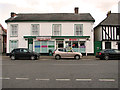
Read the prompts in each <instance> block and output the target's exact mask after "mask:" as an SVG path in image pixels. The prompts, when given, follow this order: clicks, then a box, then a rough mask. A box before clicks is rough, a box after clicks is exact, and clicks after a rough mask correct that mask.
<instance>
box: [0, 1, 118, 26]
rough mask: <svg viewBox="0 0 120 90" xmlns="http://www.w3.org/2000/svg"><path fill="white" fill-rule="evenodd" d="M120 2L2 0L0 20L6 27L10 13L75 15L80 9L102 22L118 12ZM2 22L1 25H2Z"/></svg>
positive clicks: (81, 11) (80, 11)
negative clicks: (107, 16)
mask: <svg viewBox="0 0 120 90" xmlns="http://www.w3.org/2000/svg"><path fill="white" fill-rule="evenodd" d="M118 1H119V0H0V13H1V14H0V20H1V22H2V23H3V24H4V25H5V23H4V21H5V19H7V18H9V17H10V12H16V13H74V7H79V13H91V14H92V16H93V17H94V18H95V19H96V22H97V23H98V22H101V21H102V20H103V19H104V18H105V17H106V13H107V12H108V11H109V10H112V11H114V12H117V10H116V9H117V7H118V6H117V4H118ZM1 22H0V23H1Z"/></svg>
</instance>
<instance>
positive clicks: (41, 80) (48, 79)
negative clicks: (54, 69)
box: [36, 78, 50, 81]
mask: <svg viewBox="0 0 120 90" xmlns="http://www.w3.org/2000/svg"><path fill="white" fill-rule="evenodd" d="M36 80H39V81H49V80H50V79H38V78H37V79H36Z"/></svg>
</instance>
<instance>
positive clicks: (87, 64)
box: [53, 64, 97, 66]
mask: <svg viewBox="0 0 120 90" xmlns="http://www.w3.org/2000/svg"><path fill="white" fill-rule="evenodd" d="M53 65H65V66H69V65H75V66H76V65H91V66H92V65H97V64H53Z"/></svg>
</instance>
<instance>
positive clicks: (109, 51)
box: [104, 50, 115, 53]
mask: <svg viewBox="0 0 120 90" xmlns="http://www.w3.org/2000/svg"><path fill="white" fill-rule="evenodd" d="M104 52H106V53H114V52H115V51H114V50H106V51H104Z"/></svg>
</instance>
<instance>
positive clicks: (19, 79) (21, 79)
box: [16, 78, 29, 80]
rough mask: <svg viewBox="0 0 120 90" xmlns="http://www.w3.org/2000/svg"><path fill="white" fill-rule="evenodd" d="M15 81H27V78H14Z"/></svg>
mask: <svg viewBox="0 0 120 90" xmlns="http://www.w3.org/2000/svg"><path fill="white" fill-rule="evenodd" d="M16 79H17V80H28V79H29V78H16Z"/></svg>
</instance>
